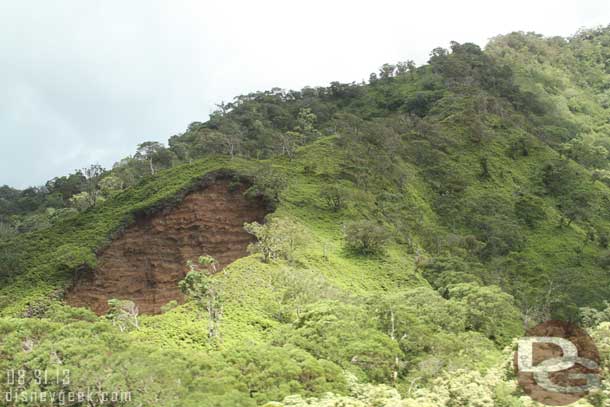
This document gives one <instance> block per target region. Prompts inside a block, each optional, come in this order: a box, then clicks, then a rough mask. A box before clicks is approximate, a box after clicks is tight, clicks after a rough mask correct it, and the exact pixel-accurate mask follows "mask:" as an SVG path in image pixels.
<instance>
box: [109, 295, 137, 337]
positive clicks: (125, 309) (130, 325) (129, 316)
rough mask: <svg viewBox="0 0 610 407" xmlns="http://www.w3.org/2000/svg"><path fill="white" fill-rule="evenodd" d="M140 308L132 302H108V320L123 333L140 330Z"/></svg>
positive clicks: (114, 300)
mask: <svg viewBox="0 0 610 407" xmlns="http://www.w3.org/2000/svg"><path fill="white" fill-rule="evenodd" d="M138 314H139V311H138V306H137V305H136V304H135V303H134V302H133V301H130V300H117V299H114V298H113V299H111V300H108V313H107V314H106V318H108V319H109V320H110V321H111V322H112V325H114V326H116V327H118V328H119V330H120V331H121V332H125V331H128V330H130V329H139V322H138Z"/></svg>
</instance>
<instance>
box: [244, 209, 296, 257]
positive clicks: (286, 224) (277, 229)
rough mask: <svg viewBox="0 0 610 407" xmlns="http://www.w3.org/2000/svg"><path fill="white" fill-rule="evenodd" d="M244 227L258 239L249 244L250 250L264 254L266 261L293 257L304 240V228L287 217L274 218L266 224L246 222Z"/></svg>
mask: <svg viewBox="0 0 610 407" xmlns="http://www.w3.org/2000/svg"><path fill="white" fill-rule="evenodd" d="M244 229H245V230H246V232H248V233H250V234H252V235H254V236H255V237H256V240H257V242H256V243H253V244H251V245H250V246H248V251H249V252H250V253H260V254H262V256H263V261H264V262H265V263H269V262H270V261H272V260H277V259H280V258H284V259H286V260H290V259H292V254H293V253H294V251H295V250H296V248H297V246H298V245H299V244H300V243H303V241H304V239H303V232H304V231H303V229H302V228H301V227H300V226H299V225H298V224H297V223H296V222H294V221H292V220H291V219H287V218H273V219H271V220H270V221H269V222H268V223H266V224H264V225H261V224H260V223H258V222H252V223H246V224H244Z"/></svg>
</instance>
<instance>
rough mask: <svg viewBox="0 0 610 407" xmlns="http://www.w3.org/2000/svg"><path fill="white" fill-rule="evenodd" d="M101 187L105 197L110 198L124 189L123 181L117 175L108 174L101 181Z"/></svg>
mask: <svg viewBox="0 0 610 407" xmlns="http://www.w3.org/2000/svg"><path fill="white" fill-rule="evenodd" d="M99 188H100V193H101V195H102V196H103V197H104V198H110V197H111V196H113V195H116V194H117V193H119V192H120V191H121V190H122V189H123V181H122V180H121V179H120V178H119V177H117V176H115V175H108V176H106V177H104V178H102V180H101V181H100V183H99Z"/></svg>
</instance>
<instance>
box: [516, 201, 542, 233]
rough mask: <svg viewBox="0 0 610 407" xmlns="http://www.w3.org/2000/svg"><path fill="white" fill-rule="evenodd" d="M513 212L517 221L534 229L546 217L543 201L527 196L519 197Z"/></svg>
mask: <svg viewBox="0 0 610 407" xmlns="http://www.w3.org/2000/svg"><path fill="white" fill-rule="evenodd" d="M515 212H516V213H517V216H518V217H519V219H521V220H522V221H523V222H524V223H525V224H526V225H527V226H529V227H530V228H534V227H536V226H537V225H538V224H540V222H543V221H544V220H545V219H546V217H547V215H546V212H545V211H544V201H542V200H541V199H540V198H537V197H535V196H533V195H528V194H524V195H522V196H520V197H519V199H518V200H517V202H515Z"/></svg>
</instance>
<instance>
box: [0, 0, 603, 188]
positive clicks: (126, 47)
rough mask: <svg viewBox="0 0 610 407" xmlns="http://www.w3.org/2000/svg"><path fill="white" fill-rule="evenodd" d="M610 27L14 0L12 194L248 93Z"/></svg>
mask: <svg viewBox="0 0 610 407" xmlns="http://www.w3.org/2000/svg"><path fill="white" fill-rule="evenodd" d="M608 24H610V6H609V5H608V0H579V1H574V0H570V1H564V0H552V1H551V0H535V1H534V0H502V1H492V0H485V1H483V0H481V1H479V0H477V1H474V0H472V1H468V0H460V1H456V0H446V1H439V0H427V1H408V0H401V1H392V0H386V1H355V0H352V1H346V2H341V1H331V0H325V1H317V0H307V1H298V2H296V1H291V0H282V1H265V0H258V1H252V0H249V1H246V0H244V1H230V0H223V1H216V2H212V1H209V2H207V1H203V0H200V1H186V0H167V1H155V0H142V1H136V0H120V1H114V0H103V1H102V0H99V1H94V0H73V1H71V0H56V1H47V0H39V1H30V0H0V58H1V60H0V153H1V154H0V185H2V184H9V185H11V186H15V187H21V188H23V187H26V186H30V185H40V184H43V183H44V182H45V181H46V180H48V179H51V178H53V177H54V176H58V175H65V174H67V173H69V172H71V171H74V170H75V169H78V168H82V167H84V166H87V165H89V164H93V163H100V164H102V165H104V166H105V167H110V166H111V165H112V164H113V163H114V162H115V161H117V160H119V159H120V158H122V157H124V156H127V155H129V154H132V153H133V151H134V150H135V146H136V145H137V144H138V143H140V142H142V141H146V140H158V141H163V142H165V141H167V139H168V138H169V137H170V136H172V135H173V134H177V133H180V132H182V131H184V129H185V128H186V127H187V125H188V124H189V123H191V122H193V121H205V120H206V119H207V117H208V115H209V113H210V112H211V111H212V110H213V109H214V106H215V104H216V103H219V102H221V101H230V100H232V98H233V97H234V96H236V95H239V94H243V93H248V92H251V91H256V90H266V89H270V88H272V87H281V88H286V89H300V88H302V87H303V86H306V85H311V86H319V85H327V84H328V83H330V82H331V81H335V80H338V81H341V82H351V81H360V80H362V79H366V78H368V75H369V73H370V72H372V71H375V70H377V68H378V67H379V66H381V65H382V64H383V63H385V62H396V61H399V60H407V59H413V60H415V61H416V62H417V63H418V64H422V63H425V62H426V61H427V59H428V55H429V52H430V50H432V49H433V48H435V47H437V46H447V45H448V44H449V42H450V41H451V40H455V41H458V42H467V41H470V42H475V43H478V44H480V45H482V46H483V45H485V43H486V42H487V40H488V39H489V38H491V37H493V36H495V35H497V34H502V33H508V32H511V31H518V30H522V31H536V32H539V33H542V34H545V35H562V36H567V35H570V34H573V33H574V32H576V31H577V30H578V29H579V28H581V27H592V26H597V25H608Z"/></svg>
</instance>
